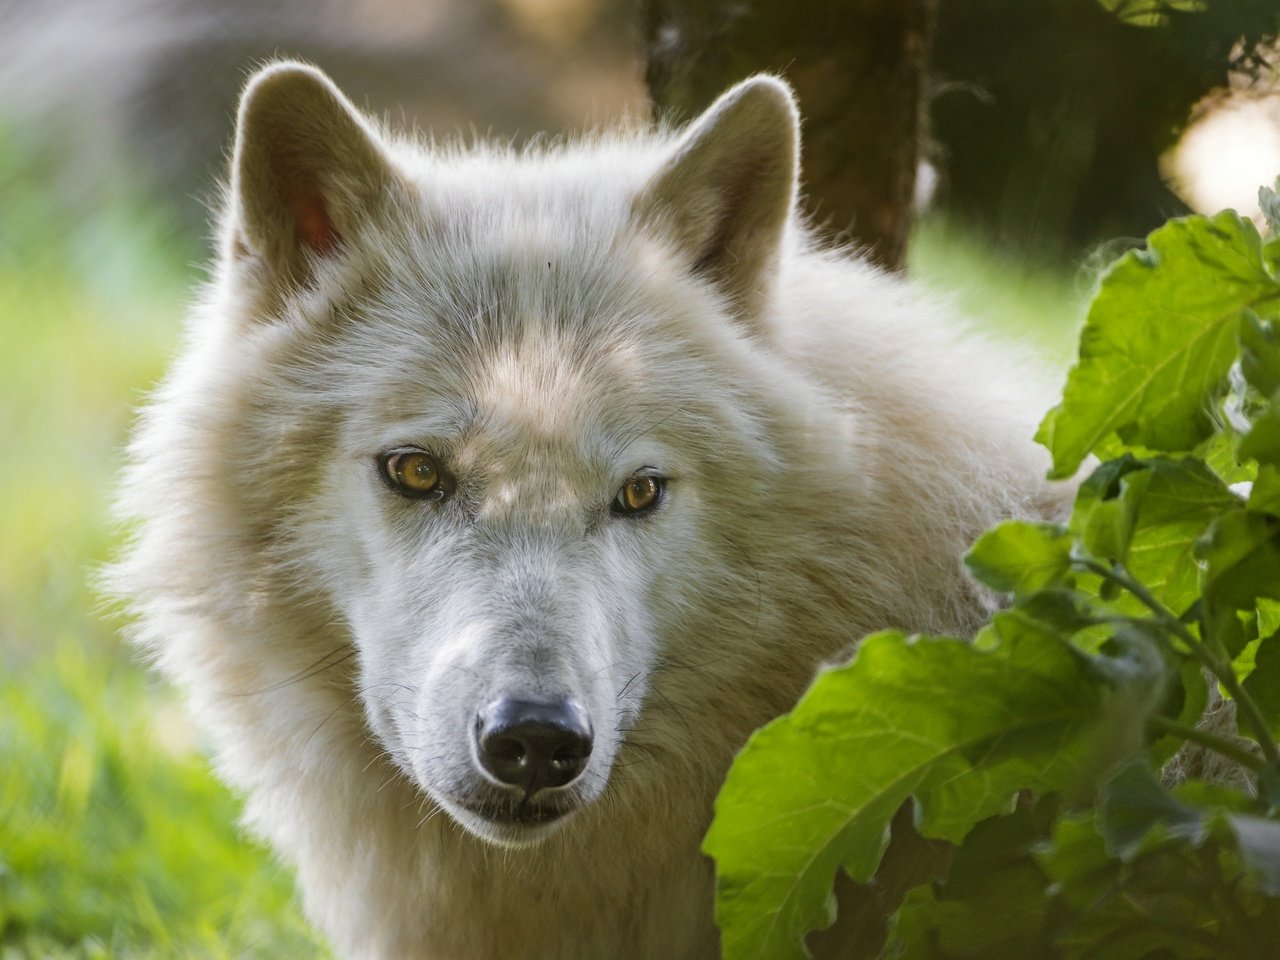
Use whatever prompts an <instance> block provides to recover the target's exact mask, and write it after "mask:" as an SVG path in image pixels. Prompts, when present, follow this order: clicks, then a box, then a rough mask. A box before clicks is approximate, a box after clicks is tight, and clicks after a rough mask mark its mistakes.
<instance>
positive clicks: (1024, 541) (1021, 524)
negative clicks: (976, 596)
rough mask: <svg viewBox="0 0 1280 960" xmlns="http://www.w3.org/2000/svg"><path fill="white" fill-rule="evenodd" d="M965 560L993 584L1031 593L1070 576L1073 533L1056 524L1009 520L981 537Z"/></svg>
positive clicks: (996, 586)
mask: <svg viewBox="0 0 1280 960" xmlns="http://www.w3.org/2000/svg"><path fill="white" fill-rule="evenodd" d="M964 562H965V564H966V566H968V568H969V572H970V573H972V574H973V575H974V576H975V577H976V578H977V579H978V580H980V581H982V582H983V583H985V584H986V585H987V586H989V587H994V588H995V589H997V590H1001V591H1004V592H1006V593H1019V594H1021V593H1031V592H1033V591H1036V590H1039V589H1040V588H1041V587H1045V586H1048V585H1049V584H1051V583H1055V582H1057V581H1060V580H1061V579H1062V578H1063V577H1064V576H1066V574H1067V573H1068V571H1069V570H1070V569H1071V537H1069V536H1068V535H1067V532H1066V530H1064V529H1063V528H1062V527H1059V526H1056V525H1054V524H1050V523H1031V522H1028V521H1026V520H1008V521H1005V522H1004V523H1002V524H999V525H998V526H995V527H992V528H991V529H990V530H988V531H987V532H986V533H984V534H983V535H982V536H981V537H979V538H978V542H977V543H975V544H974V545H973V549H972V550H970V551H969V553H968V554H967V555H966V556H965V558H964Z"/></svg>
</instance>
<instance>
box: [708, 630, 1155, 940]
mask: <svg viewBox="0 0 1280 960" xmlns="http://www.w3.org/2000/svg"><path fill="white" fill-rule="evenodd" d="M996 622H997V623H999V624H1001V626H1002V628H1003V631H1004V640H1003V642H1002V643H1001V644H1000V645H999V646H998V647H996V648H995V649H987V650H983V649H978V648H977V647H975V646H973V645H971V644H968V643H965V642H963V641H960V640H956V639H950V638H930V637H913V638H907V637H905V636H903V635H902V634H901V633H897V632H889V633H881V634H876V635H874V636H872V637H869V638H867V639H866V640H865V641H863V643H862V646H861V647H860V649H859V651H858V654H857V656H856V657H855V658H854V659H853V661H852V662H851V663H850V664H849V665H847V666H845V667H841V668H838V669H834V670H830V671H828V672H826V673H824V674H822V675H821V676H820V677H819V678H818V680H817V681H816V682H815V683H814V685H813V687H812V688H810V690H809V692H808V693H807V694H806V695H805V696H804V698H803V699H802V700H801V701H800V703H799V704H798V705H797V707H796V708H795V710H794V711H793V712H792V713H791V714H789V715H787V716H784V717H781V718H779V719H778V720H775V721H774V722H773V723H771V724H769V725H768V726H766V727H764V728H763V729H761V730H759V731H757V732H756V734H755V735H754V736H753V737H752V738H751V740H750V741H749V742H748V744H747V746H746V747H745V748H744V749H743V750H742V752H741V754H739V756H738V758H737V760H736V761H735V762H734V765H733V768H732V769H731V770H730V772H729V777H728V779H727V781H726V783H725V785H724V788H723V790H722V791H721V793H720V796H719V798H718V799H717V801H716V817H715V820H714V822H713V823H712V826H711V829H710V831H709V833H708V834H707V837H706V840H705V842H704V849H705V851H706V852H707V853H708V854H710V855H711V856H712V857H714V858H715V860H716V870H717V904H716V916H717V919H718V921H719V924H720V928H721V932H722V943H723V949H724V956H725V957H726V960H747V958H757V960H799V958H803V957H805V956H806V950H805V947H804V946H803V937H804V935H805V933H806V932H807V931H809V930H812V929H815V928H820V927H822V926H824V925H826V924H828V923H829V922H830V920H831V919H832V915H831V906H830V904H831V889H832V882H833V878H834V876H835V873H836V870H837V868H839V867H840V866H842V865H843V867H844V869H845V870H846V871H847V872H848V873H849V875H850V876H851V877H852V878H853V879H855V880H859V881H866V880H867V879H868V878H870V877H871V875H872V873H873V872H874V871H875V869H876V865H877V863H878V861H879V859H880V856H881V854H882V852H883V850H884V844H885V835H886V827H887V825H888V823H889V821H890V818H891V817H892V816H893V813H894V811H896V810H897V809H898V807H899V806H901V804H902V803H903V802H904V801H905V800H906V799H907V798H908V797H909V796H914V798H915V802H916V810H917V822H918V825H919V829H920V832H921V833H922V834H923V835H925V836H930V837H937V838H942V839H946V840H950V841H952V842H958V841H960V840H961V839H963V838H964V836H965V834H966V833H967V832H968V831H969V829H970V828H971V827H972V826H973V825H974V824H975V823H977V822H978V821H979V820H982V819H984V818H986V817H988V816H991V815H993V814H996V813H1000V812H1002V811H1005V810H1007V809H1009V806H1010V803H1011V801H1012V799H1013V797H1014V796H1015V794H1016V792H1017V791H1018V790H1021V789H1033V790H1038V791H1046V792H1047V791H1056V790H1066V791H1068V792H1073V793H1079V792H1081V791H1082V790H1087V785H1088V784H1089V783H1091V782H1092V778H1093V777H1094V776H1095V775H1096V773H1097V772H1098V769H1099V766H1100V765H1104V764H1107V763H1109V762H1110V761H1111V759H1112V751H1114V750H1115V749H1116V746H1115V744H1116V742H1117V736H1116V735H1117V732H1123V731H1124V730H1125V729H1126V727H1128V728H1132V727H1133V725H1135V724H1136V725H1137V727H1138V729H1140V728H1141V725H1142V723H1143V722H1144V719H1145V716H1146V714H1147V712H1149V710H1150V709H1151V705H1150V701H1151V700H1152V699H1153V692H1154V690H1155V689H1156V688H1157V687H1158V683H1159V675H1160V671H1161V669H1162V667H1156V666H1153V665H1152V664H1151V663H1150V662H1149V661H1144V660H1143V658H1142V656H1141V654H1139V653H1135V654H1134V655H1133V656H1131V657H1129V658H1127V659H1125V660H1119V661H1110V660H1108V659H1107V658H1102V657H1090V656H1087V655H1085V654H1083V653H1081V652H1080V651H1078V650H1075V649H1073V648H1072V647H1071V646H1070V645H1069V643H1067V642H1066V640H1065V639H1062V638H1055V639H1051V638H1048V637H1046V636H1045V635H1043V634H1037V633H1036V632H1035V629H1036V625H1034V624H1028V625H1026V626H1025V627H1024V626H1023V625H1021V624H1020V623H1017V622H1014V618H1013V617H1008V616H1007V615H1005V614H1001V615H998V616H997V618H996ZM1045 629H1046V631H1047V628H1045ZM1120 740H1121V741H1123V740H1124V737H1121V738H1120Z"/></svg>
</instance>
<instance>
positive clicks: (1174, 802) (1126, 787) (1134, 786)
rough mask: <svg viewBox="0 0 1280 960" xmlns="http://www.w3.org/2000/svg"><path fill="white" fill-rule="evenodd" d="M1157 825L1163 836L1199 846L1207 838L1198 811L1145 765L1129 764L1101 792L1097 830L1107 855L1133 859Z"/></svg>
mask: <svg viewBox="0 0 1280 960" xmlns="http://www.w3.org/2000/svg"><path fill="white" fill-rule="evenodd" d="M1157 826H1159V827H1161V828H1162V829H1161V836H1162V837H1180V838H1182V839H1184V840H1187V841H1189V842H1191V843H1192V844H1196V845H1199V843H1200V842H1201V841H1202V840H1203V839H1204V836H1205V824H1204V818H1203V816H1202V815H1201V813H1200V811H1199V810H1197V809H1196V808H1195V807H1193V806H1191V805H1190V804H1187V803H1183V802H1182V801H1181V800H1179V799H1178V798H1177V797H1175V796H1174V795H1173V794H1171V793H1169V791H1167V790H1165V788H1164V787H1162V786H1160V784H1159V783H1158V782H1157V781H1156V778H1155V776H1154V775H1153V774H1152V772H1151V768H1150V767H1149V766H1147V764H1146V763H1145V762H1143V761H1135V762H1133V763H1130V764H1127V765H1126V766H1125V767H1123V768H1122V769H1121V770H1120V771H1119V772H1118V773H1117V774H1116V775H1115V776H1114V777H1112V778H1111V779H1110V780H1108V781H1107V782H1106V783H1104V784H1103V785H1102V790H1101V791H1100V793H1099V803H1098V830H1099V832H1100V833H1101V834H1102V839H1103V840H1104V841H1105V842H1106V845H1107V852H1108V853H1109V854H1111V856H1113V857H1117V858H1119V859H1121V860H1132V859H1133V858H1134V857H1135V856H1136V855H1137V854H1138V852H1139V851H1140V850H1141V849H1142V848H1143V840H1145V839H1146V838H1147V836H1148V835H1149V834H1150V833H1151V831H1152V830H1154V829H1155V828H1156V827H1157Z"/></svg>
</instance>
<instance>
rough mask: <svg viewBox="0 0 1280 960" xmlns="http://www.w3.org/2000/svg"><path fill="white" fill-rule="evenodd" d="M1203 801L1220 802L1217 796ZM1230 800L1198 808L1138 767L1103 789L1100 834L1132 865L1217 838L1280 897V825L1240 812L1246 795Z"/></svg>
mask: <svg viewBox="0 0 1280 960" xmlns="http://www.w3.org/2000/svg"><path fill="white" fill-rule="evenodd" d="M1223 792H1224V793H1225V791H1223ZM1230 793H1234V791H1231V792H1230ZM1192 795H1194V794H1192ZM1201 796H1202V798H1203V799H1212V800H1216V799H1217V797H1215V796H1214V794H1213V793H1211V792H1202V794H1201ZM1225 799H1226V801H1227V803H1226V805H1219V804H1216V803H1215V804H1213V805H1212V806H1207V807H1206V806H1196V805H1195V804H1192V803H1189V802H1187V800H1186V799H1184V798H1182V797H1179V796H1175V795H1174V794H1172V793H1170V792H1169V791H1168V790H1166V789H1165V788H1164V787H1162V786H1160V784H1159V783H1157V782H1156V779H1155V777H1154V776H1153V775H1152V773H1151V770H1150V769H1149V768H1148V767H1147V766H1146V764H1144V763H1138V762H1135V763H1131V764H1128V765H1126V766H1125V767H1124V768H1122V769H1121V770H1120V771H1119V773H1117V774H1116V775H1115V776H1114V777H1113V778H1112V779H1111V780H1109V781H1108V782H1107V783H1105V784H1103V786H1102V790H1101V791H1100V797H1099V803H1098V829H1099V831H1100V832H1101V833H1102V836H1103V839H1104V840H1105V841H1106V844H1107V849H1108V852H1109V853H1111V855H1112V856H1116V857H1119V858H1120V859H1121V860H1126V861H1132V860H1133V859H1135V858H1136V857H1138V856H1139V855H1141V854H1142V853H1144V852H1147V851H1150V850H1151V849H1153V848H1155V847H1157V846H1159V845H1163V844H1165V843H1167V842H1168V841H1169V840H1170V839H1178V840H1182V841H1185V842H1186V843H1188V844H1190V845H1191V846H1193V847H1198V846H1200V845H1201V844H1203V843H1204V842H1205V841H1206V840H1207V839H1208V838H1209V837H1210V836H1211V835H1216V836H1217V838H1218V839H1220V840H1223V841H1225V842H1226V843H1228V844H1231V845H1234V846H1236V847H1238V849H1239V852H1240V854H1241V855H1242V857H1243V859H1244V862H1245V864H1246V865H1247V866H1248V868H1249V869H1250V870H1251V871H1253V874H1254V877H1253V879H1254V881H1255V882H1256V883H1257V884H1258V886H1259V888H1260V889H1262V890H1263V891H1264V892H1265V893H1267V894H1270V895H1271V896H1277V895H1280V822H1277V821H1275V820H1270V819H1267V818H1265V817H1259V816H1256V815H1253V814H1249V813H1242V812H1240V807H1241V806H1242V804H1243V802H1244V799H1243V797H1242V796H1241V795H1238V794H1236V795H1235V796H1230V794H1228V795H1227V797H1226V798H1225Z"/></svg>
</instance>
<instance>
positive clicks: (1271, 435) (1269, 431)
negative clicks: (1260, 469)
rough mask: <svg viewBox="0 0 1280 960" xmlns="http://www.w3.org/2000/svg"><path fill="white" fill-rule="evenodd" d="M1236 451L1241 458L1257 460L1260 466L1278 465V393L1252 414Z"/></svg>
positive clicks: (1279, 438) (1279, 397)
mask: <svg viewBox="0 0 1280 960" xmlns="http://www.w3.org/2000/svg"><path fill="white" fill-rule="evenodd" d="M1236 452H1237V453H1238V454H1239V455H1240V457H1241V459H1245V458H1248V459H1252V460H1257V461H1258V463H1259V465H1261V466H1269V467H1280V394H1277V395H1276V396H1275V397H1273V398H1272V399H1271V401H1270V402H1269V403H1268V404H1267V405H1266V406H1265V407H1263V408H1262V410H1261V412H1259V413H1258V414H1256V415H1255V416H1254V418H1253V424H1252V426H1250V428H1249V432H1248V433H1246V434H1245V435H1244V436H1243V437H1241V438H1240V443H1239V444H1238V445H1237V447H1236Z"/></svg>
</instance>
